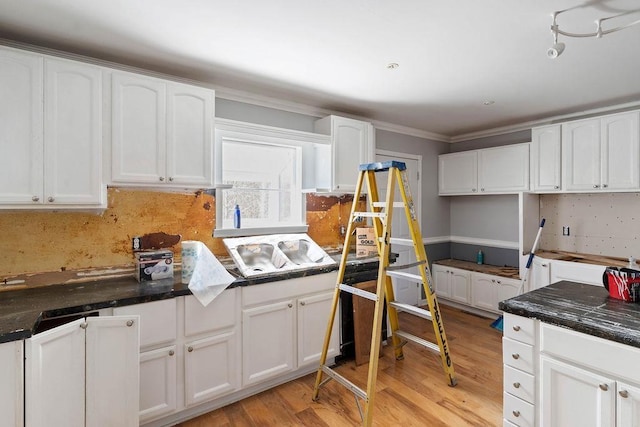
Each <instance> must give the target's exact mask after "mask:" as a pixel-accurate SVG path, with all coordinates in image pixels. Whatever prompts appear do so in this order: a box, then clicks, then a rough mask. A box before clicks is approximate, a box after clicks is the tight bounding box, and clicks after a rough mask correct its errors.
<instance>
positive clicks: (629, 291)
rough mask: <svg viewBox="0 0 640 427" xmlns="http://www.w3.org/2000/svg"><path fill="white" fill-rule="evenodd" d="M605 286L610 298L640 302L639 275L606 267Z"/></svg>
mask: <svg viewBox="0 0 640 427" xmlns="http://www.w3.org/2000/svg"><path fill="white" fill-rule="evenodd" d="M605 277H606V283H605V287H606V288H607V290H608V291H609V296H610V297H611V298H615V299H619V300H622V301H629V302H640V275H636V274H629V273H626V274H625V273H624V272H620V271H619V270H617V269H615V270H614V269H612V268H607V270H606V271H605Z"/></svg>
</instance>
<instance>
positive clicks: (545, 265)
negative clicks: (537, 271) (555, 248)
mask: <svg viewBox="0 0 640 427" xmlns="http://www.w3.org/2000/svg"><path fill="white" fill-rule="evenodd" d="M540 266H541V267H548V264H540Z"/></svg>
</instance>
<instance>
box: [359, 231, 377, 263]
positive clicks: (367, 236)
mask: <svg viewBox="0 0 640 427" xmlns="http://www.w3.org/2000/svg"><path fill="white" fill-rule="evenodd" d="M375 256H378V247H377V246H376V233H375V231H374V229H373V227H362V228H356V258H370V257H375Z"/></svg>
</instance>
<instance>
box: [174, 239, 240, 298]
mask: <svg viewBox="0 0 640 427" xmlns="http://www.w3.org/2000/svg"><path fill="white" fill-rule="evenodd" d="M182 268H183V270H182V283H188V284H189V290H190V291H191V293H192V294H193V295H194V296H195V297H196V298H197V299H198V301H200V303H201V304H202V305H203V306H205V307H206V306H207V305H209V303H210V302H211V301H213V299H214V298H215V297H217V296H218V295H220V293H222V291H224V290H225V289H226V288H227V287H228V286H229V285H230V284H231V283H233V281H234V280H235V277H233V276H232V275H231V274H229V272H228V271H227V269H226V268H224V266H223V265H222V264H221V263H220V261H218V259H217V258H216V257H215V255H213V254H212V253H211V251H210V250H209V248H207V246H206V245H205V244H204V243H202V242H199V241H196V240H186V241H184V242H182Z"/></svg>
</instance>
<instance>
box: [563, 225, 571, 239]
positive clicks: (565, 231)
mask: <svg viewBox="0 0 640 427" xmlns="http://www.w3.org/2000/svg"><path fill="white" fill-rule="evenodd" d="M562 235H563V236H569V235H570V230H569V226H568V225H567V226H563V227H562Z"/></svg>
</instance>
